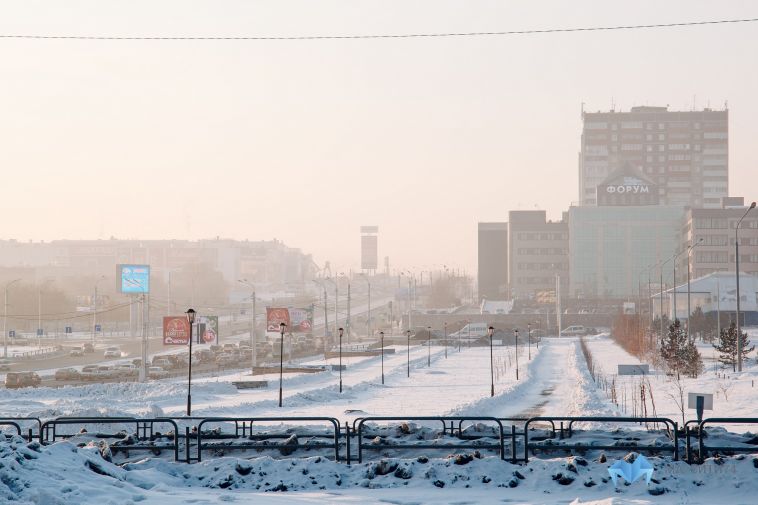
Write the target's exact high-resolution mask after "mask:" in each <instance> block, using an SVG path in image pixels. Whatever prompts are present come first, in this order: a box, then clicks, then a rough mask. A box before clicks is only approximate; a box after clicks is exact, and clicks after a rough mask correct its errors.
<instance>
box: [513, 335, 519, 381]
mask: <svg viewBox="0 0 758 505" xmlns="http://www.w3.org/2000/svg"><path fill="white" fill-rule="evenodd" d="M513 334H514V335H516V380H518V329H515V330H513Z"/></svg>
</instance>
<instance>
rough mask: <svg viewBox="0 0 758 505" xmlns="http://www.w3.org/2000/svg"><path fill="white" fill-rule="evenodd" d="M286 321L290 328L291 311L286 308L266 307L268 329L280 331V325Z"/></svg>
mask: <svg viewBox="0 0 758 505" xmlns="http://www.w3.org/2000/svg"><path fill="white" fill-rule="evenodd" d="M281 323H284V324H286V325H287V330H286V331H289V328H290V312H289V310H288V309H286V308H277V307H266V331H275V332H279V325H280V324H281Z"/></svg>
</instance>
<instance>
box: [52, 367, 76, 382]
mask: <svg viewBox="0 0 758 505" xmlns="http://www.w3.org/2000/svg"><path fill="white" fill-rule="evenodd" d="M81 377H82V375H81V374H80V373H79V370H77V369H76V368H59V369H58V370H56V371H55V380H57V381H73V380H79V379H81Z"/></svg>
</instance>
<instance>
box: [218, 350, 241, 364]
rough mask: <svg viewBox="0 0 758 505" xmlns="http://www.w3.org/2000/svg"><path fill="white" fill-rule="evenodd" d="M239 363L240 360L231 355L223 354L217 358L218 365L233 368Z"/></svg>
mask: <svg viewBox="0 0 758 505" xmlns="http://www.w3.org/2000/svg"><path fill="white" fill-rule="evenodd" d="M237 363H239V358H238V357H237V356H235V355H234V354H231V353H221V354H219V355H218V356H216V365H218V366H231V365H236V364H237Z"/></svg>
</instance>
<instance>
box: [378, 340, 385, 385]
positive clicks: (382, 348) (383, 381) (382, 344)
mask: <svg viewBox="0 0 758 505" xmlns="http://www.w3.org/2000/svg"><path fill="white" fill-rule="evenodd" d="M379 337H380V338H381V339H382V385H384V332H383V331H380V332H379Z"/></svg>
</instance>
